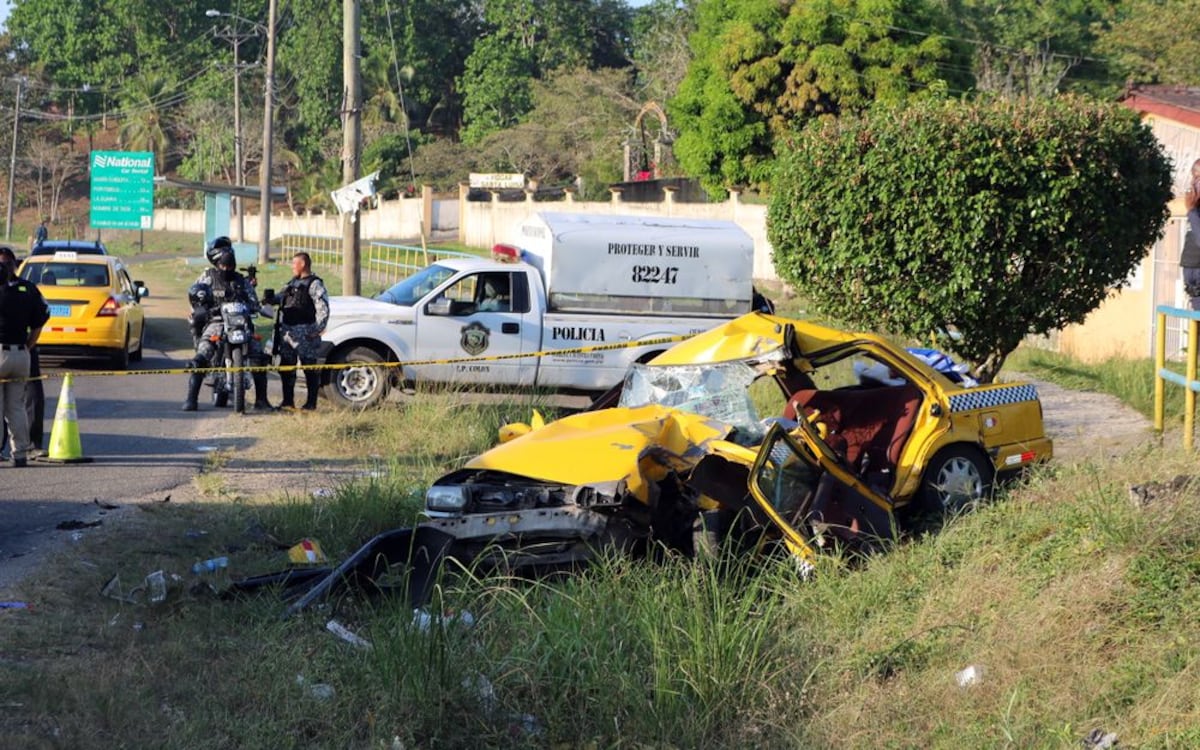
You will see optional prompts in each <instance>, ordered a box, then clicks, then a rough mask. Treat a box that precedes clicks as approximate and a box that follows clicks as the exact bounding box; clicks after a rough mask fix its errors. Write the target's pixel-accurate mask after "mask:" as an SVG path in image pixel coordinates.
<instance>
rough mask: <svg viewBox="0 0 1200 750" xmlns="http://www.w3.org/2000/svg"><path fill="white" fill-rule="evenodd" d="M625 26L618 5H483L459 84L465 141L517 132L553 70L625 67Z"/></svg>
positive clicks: (599, 1)
mask: <svg viewBox="0 0 1200 750" xmlns="http://www.w3.org/2000/svg"><path fill="white" fill-rule="evenodd" d="M630 19H631V15H630V13H629V12H628V9H627V8H626V7H625V6H624V5H623V4H622V3H619V2H617V1H616V0H489V2H487V3H486V4H485V5H484V32H483V35H482V37H480V38H479V40H478V41H477V42H476V44H475V48H474V50H473V51H472V52H471V55H470V57H468V58H467V62H466V69H465V71H464V72H463V75H462V79H461V80H460V82H459V87H460V89H461V90H462V93H463V100H464V108H463V120H464V123H465V127H464V128H463V138H464V140H467V141H468V142H472V143H476V142H478V141H479V140H481V139H482V138H483V137H484V136H486V135H487V134H489V133H491V132H494V131H496V130H500V129H503V128H506V127H509V126H511V125H513V124H515V123H516V122H517V120H518V119H519V118H520V117H521V115H523V114H525V113H526V112H528V111H529V109H530V107H532V106H533V97H532V93H531V86H532V83H533V81H535V80H539V79H542V78H545V77H546V76H548V75H550V74H551V73H552V72H553V71H555V70H559V69H570V68H577V67H581V66H582V67H587V68H593V69H594V68H599V67H611V66H621V67H623V66H625V65H627V64H628V62H629V49H628V40H629V28H630V26H629V24H630Z"/></svg>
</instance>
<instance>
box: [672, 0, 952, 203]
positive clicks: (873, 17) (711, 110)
mask: <svg viewBox="0 0 1200 750" xmlns="http://www.w3.org/2000/svg"><path fill="white" fill-rule="evenodd" d="M947 26H948V19H947V18H945V17H944V16H943V15H942V12H941V10H940V8H939V6H936V5H934V4H933V3H929V2H926V1H925V0H871V1H868V0H817V1H815V2H810V1H803V2H802V1H800V0H740V1H739V2H731V1H730V0H700V2H699V4H698V5H697V8H696V32H695V33H694V34H693V35H692V48H693V51H694V53H695V58H694V59H693V61H692V65H691V67H690V68H689V69H688V73H687V76H686V77H685V78H684V80H683V82H682V84H681V85H680V87H679V93H678V95H677V96H676V97H675V99H674V100H672V102H671V103H670V104H671V113H672V116H673V119H674V121H675V123H676V125H677V126H678V127H679V130H680V137H679V139H678V140H677V141H676V143H675V154H676V156H677V157H678V158H679V161H680V163H681V164H682V165H683V166H684V168H685V169H686V170H687V171H688V172H689V173H690V174H693V175H696V176H698V177H699V178H700V181H701V184H702V185H703V186H704V188H705V189H706V190H707V191H708V192H709V194H710V195H713V196H715V197H721V196H724V195H725V193H726V190H727V188H729V187H731V186H734V185H751V186H755V187H763V186H765V185H766V183H767V180H768V179H769V176H770V169H771V164H772V154H773V151H774V148H775V144H776V142H777V141H778V139H779V138H781V137H782V136H783V135H784V134H786V133H787V132H788V131H790V130H792V129H793V128H795V127H797V126H799V125H802V124H803V123H804V122H805V121H806V120H808V119H811V118H814V117H819V116H824V115H839V114H841V113H843V112H848V113H853V112H857V111H861V110H863V109H865V108H866V107H867V106H869V105H870V104H872V103H874V102H896V101H901V100H904V99H907V98H909V97H913V96H916V97H920V96H923V95H924V94H925V93H926V92H927V91H928V90H930V89H933V90H935V91H944V90H945V89H946V87H947V86H948V85H949V86H950V87H952V88H953V87H958V86H962V77H963V73H962V72H961V70H962V69H963V68H965V60H964V61H963V64H962V65H961V66H959V67H958V68H957V69H956V67H955V66H954V64H953V63H954V60H955V57H956V49H955V47H954V46H953V45H952V44H951V42H950V40H949V39H948V37H946V36H943V35H939V34H937V33H934V32H937V31H939V30H944V29H946V28H947ZM905 28H916V29H921V30H923V32H924V33H921V34H912V33H909V32H908V31H905V30H904V29H905Z"/></svg>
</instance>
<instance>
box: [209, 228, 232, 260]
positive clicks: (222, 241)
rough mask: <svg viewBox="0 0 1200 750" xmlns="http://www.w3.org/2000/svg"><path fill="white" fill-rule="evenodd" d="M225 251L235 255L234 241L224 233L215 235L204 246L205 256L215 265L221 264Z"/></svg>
mask: <svg viewBox="0 0 1200 750" xmlns="http://www.w3.org/2000/svg"><path fill="white" fill-rule="evenodd" d="M225 253H229V255H230V256H231V257H232V256H233V242H232V241H231V240H230V239H229V238H228V237H226V236H224V235H221V236H220V237H213V238H212V239H211V240H209V242H208V245H206V246H205V248H204V257H206V258H208V262H209V263H212V264H213V265H214V266H215V265H218V264H219V261H220V260H221V256H222V255H224V254H225Z"/></svg>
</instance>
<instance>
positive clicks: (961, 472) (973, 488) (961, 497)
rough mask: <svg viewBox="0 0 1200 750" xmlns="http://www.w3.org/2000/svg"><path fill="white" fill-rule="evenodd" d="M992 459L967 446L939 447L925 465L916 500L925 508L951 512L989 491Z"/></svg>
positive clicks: (980, 498)
mask: <svg viewBox="0 0 1200 750" xmlns="http://www.w3.org/2000/svg"><path fill="white" fill-rule="evenodd" d="M995 475H996V472H995V469H994V468H993V467H992V462H991V461H989V460H988V459H987V457H986V456H985V455H983V453H981V452H980V451H979V450H978V449H976V448H974V447H971V446H967V445H949V446H946V447H945V448H942V449H941V450H940V451H938V452H937V454H936V455H935V456H934V457H933V460H932V461H930V462H929V465H928V466H927V467H925V476H924V477H923V478H922V479H921V489H920V493H919V495H918V497H919V502H920V503H921V506H922V508H923V509H924V510H929V511H934V512H938V511H941V512H954V511H958V510H962V509H963V508H965V507H966V506H968V505H970V504H971V503H974V502H978V501H980V500H984V499H986V498H988V497H990V496H991V494H992V481H993V479H994V478H995Z"/></svg>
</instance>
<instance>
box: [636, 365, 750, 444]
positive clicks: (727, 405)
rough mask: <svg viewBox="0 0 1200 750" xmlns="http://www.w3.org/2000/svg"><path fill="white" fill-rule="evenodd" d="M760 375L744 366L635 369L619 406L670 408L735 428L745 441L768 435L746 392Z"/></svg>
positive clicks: (639, 366) (645, 367)
mask: <svg viewBox="0 0 1200 750" xmlns="http://www.w3.org/2000/svg"><path fill="white" fill-rule="evenodd" d="M757 377H758V373H757V372H756V371H755V370H754V368H752V367H751V366H750V365H748V364H746V363H745V362H723V363H720V364H706V365H659V366H656V367H651V366H649V365H633V367H632V368H630V370H629V373H628V374H627V375H626V376H625V385H624V387H623V389H622V391H621V401H620V403H619V406H627V407H636V406H645V405H646V404H658V405H659V406H670V407H672V408H675V409H680V410H682V411H687V412H691V413H693V414H699V415H701V416H704V417H710V418H712V419H715V420H717V421H719V422H724V423H725V424H728V425H731V426H733V427H736V428H737V430H738V432H739V433H740V434H741V436H742V437H743V438H746V439H751V440H754V441H759V440H761V439H762V437H763V435H764V434H765V433H766V430H765V428H764V427H763V425H762V424H761V423H760V422H759V418H758V412H757V410H756V409H755V408H754V403H753V402H752V401H751V399H750V394H749V393H748V391H747V389H748V388H749V387H750V384H751V383H753V382H754V380H755V378H757Z"/></svg>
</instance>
